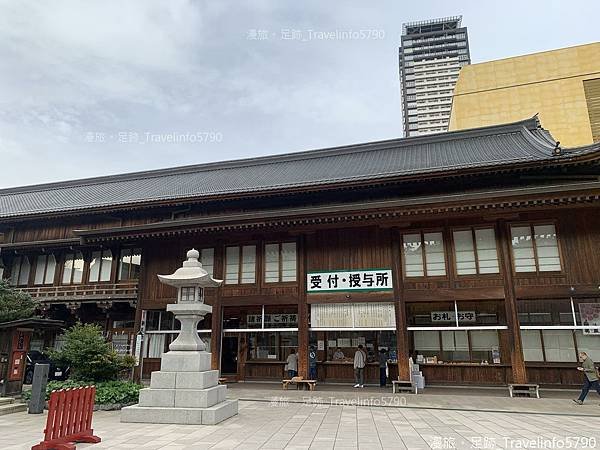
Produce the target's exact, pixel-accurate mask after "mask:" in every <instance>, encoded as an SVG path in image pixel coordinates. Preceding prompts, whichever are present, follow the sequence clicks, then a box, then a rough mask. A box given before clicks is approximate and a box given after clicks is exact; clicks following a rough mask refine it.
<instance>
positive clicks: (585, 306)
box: [579, 303, 600, 336]
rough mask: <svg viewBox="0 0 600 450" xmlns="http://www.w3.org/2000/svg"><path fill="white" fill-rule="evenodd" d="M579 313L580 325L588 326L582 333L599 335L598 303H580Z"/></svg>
mask: <svg viewBox="0 0 600 450" xmlns="http://www.w3.org/2000/svg"><path fill="white" fill-rule="evenodd" d="M579 315H580V316H581V325H583V326H585V327H589V328H584V330H583V334H587V335H596V336H600V303H580V304H579Z"/></svg>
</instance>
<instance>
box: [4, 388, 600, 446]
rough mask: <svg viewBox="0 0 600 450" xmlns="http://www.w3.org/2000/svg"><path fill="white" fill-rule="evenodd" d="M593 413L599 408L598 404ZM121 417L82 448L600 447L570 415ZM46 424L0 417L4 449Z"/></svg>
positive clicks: (310, 412) (306, 406) (338, 412)
mask: <svg viewBox="0 0 600 450" xmlns="http://www.w3.org/2000/svg"><path fill="white" fill-rule="evenodd" d="M524 400H525V399H524ZM526 401H528V402H535V401H537V399H535V400H534V399H529V400H526ZM334 403H335V402H334ZM590 406H591V407H595V408H599V407H598V403H597V402H594V403H593V405H590ZM599 409H600V408H599ZM119 414H120V413H119V412H118V411H100V412H96V413H94V431H95V433H96V434H97V435H99V436H100V437H101V438H102V442H101V443H100V444H95V445H89V444H79V445H78V446H77V448H80V449H82V448H86V449H87V448H90V449H91V448H95V449H101V448H110V449H137V448H140V449H146V448H147V449H158V448H162V449H204V448H211V449H259V448H263V449H283V448H287V449H345V448H348V449H350V448H353V449H356V448H360V449H363V448H364V449H369V450H374V449H429V448H432V449H436V448H437V449H448V448H457V449H496V448H509V449H511V448H583V449H586V448H587V449H589V448H600V417H593V416H589V417H582V416H573V415H570V414H563V415H559V414H543V413H542V414H540V413H538V414H530V413H516V412H500V413H498V412H481V411H469V410H444V409H427V408H402V407H378V406H344V405H342V404H314V403H310V402H309V403H300V402H298V403H296V402H293V401H289V402H288V401H287V400H285V398H283V399H282V398H281V397H280V398H279V400H273V401H263V402H259V401H240V412H239V415H238V416H236V417H233V418H231V419H228V420H226V421H225V422H223V423H221V424H219V425H216V426H203V425H187V426H186V425H152V424H133V423H120V421H119ZM44 423H45V415H28V414H27V413H15V414H10V415H7V416H2V417H0V448H1V449H28V448H31V446H32V445H34V444H36V443H38V442H39V441H40V440H41V437H42V429H43V427H44Z"/></svg>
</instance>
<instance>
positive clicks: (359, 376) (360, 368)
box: [354, 345, 367, 388]
mask: <svg viewBox="0 0 600 450" xmlns="http://www.w3.org/2000/svg"><path fill="white" fill-rule="evenodd" d="M366 365H367V356H366V355H365V352H364V351H363V346H362V345H359V346H358V349H357V350H356V353H354V378H355V381H356V384H355V385H354V387H355V388H364V387H365V384H364V383H365V366H366Z"/></svg>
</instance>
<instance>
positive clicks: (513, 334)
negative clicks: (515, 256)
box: [498, 219, 527, 383]
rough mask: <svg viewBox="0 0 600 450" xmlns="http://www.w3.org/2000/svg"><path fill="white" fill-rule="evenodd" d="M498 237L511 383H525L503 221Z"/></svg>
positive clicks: (508, 250) (509, 249)
mask: <svg viewBox="0 0 600 450" xmlns="http://www.w3.org/2000/svg"><path fill="white" fill-rule="evenodd" d="M498 237H499V244H500V245H499V247H500V257H501V259H502V270H503V272H504V274H503V275H504V306H505V308H506V323H507V325H508V338H509V345H510V352H511V353H510V362H511V366H512V378H513V383H527V370H526V369H525V359H524V358H523V343H522V342H521V330H520V326H519V315H518V312H517V296H516V293H515V281H514V276H513V273H514V272H513V262H512V251H511V243H510V234H509V230H508V225H507V224H506V221H505V220H503V219H500V220H498Z"/></svg>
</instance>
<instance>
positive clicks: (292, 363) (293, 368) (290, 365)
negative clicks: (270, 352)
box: [285, 349, 298, 378]
mask: <svg viewBox="0 0 600 450" xmlns="http://www.w3.org/2000/svg"><path fill="white" fill-rule="evenodd" d="M286 363H287V364H286V365H285V367H286V369H287V373H288V377H290V378H294V377H295V376H296V375H298V355H297V354H296V350H294V349H291V350H290V354H289V355H288V357H287V360H286Z"/></svg>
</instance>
